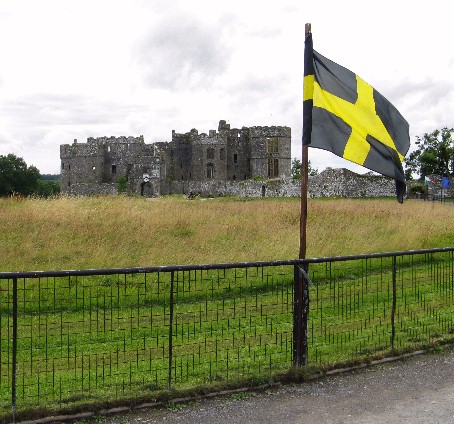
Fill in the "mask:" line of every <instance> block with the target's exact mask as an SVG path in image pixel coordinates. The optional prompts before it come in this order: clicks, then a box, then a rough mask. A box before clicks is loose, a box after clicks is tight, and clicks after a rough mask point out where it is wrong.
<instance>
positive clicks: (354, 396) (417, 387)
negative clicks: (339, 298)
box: [79, 348, 454, 424]
mask: <svg viewBox="0 0 454 424" xmlns="http://www.w3.org/2000/svg"><path fill="white" fill-rule="evenodd" d="M79 422H89V423H95V422H96V423H99V422H102V423H105V424H133V423H135V424H138V423H141V424H145V423H147V424H148V423H184V424H200V423H204V424H221V423H222V424H226V423H232V424H246V423H254V424H257V423H267V424H274V423H275V424H284V423H292V424H293V423H295V424H296V423H314V424H319V423H330V424H341V423H349V424H350V423H361V424H369V423H374V424H380V423H393V424H399V423H412V424H415V423H424V424H434V423H437V424H441V423H443V424H445V423H454V349H453V348H445V350H444V351H443V352H437V353H425V354H421V355H416V356H412V357H408V358H406V359H403V360H399V361H393V362H387V363H381V364H379V365H374V366H369V367H366V368H361V369H356V370H353V371H348V372H344V373H339V374H335V375H329V376H325V377H323V378H318V379H315V380H311V381H309V382H305V383H301V384H292V385H287V386H279V387H275V388H271V389H265V390H263V391H256V392H238V393H232V394H228V395H224V396H219V397H215V398H211V399H202V400H198V401H193V402H188V403H181V404H180V403H177V402H176V403H174V404H171V405H168V406H167V407H162V408H160V409H139V410H135V411H130V412H127V413H123V414H115V415H111V416H106V417H98V418H96V419H95V420H89V421H79Z"/></svg>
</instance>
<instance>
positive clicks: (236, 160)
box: [233, 153, 238, 163]
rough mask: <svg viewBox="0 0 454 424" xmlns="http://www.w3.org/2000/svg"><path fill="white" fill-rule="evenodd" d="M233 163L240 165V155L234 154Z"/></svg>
mask: <svg viewBox="0 0 454 424" xmlns="http://www.w3.org/2000/svg"><path fill="white" fill-rule="evenodd" d="M233 163H238V155H237V154H236V153H234V154H233Z"/></svg>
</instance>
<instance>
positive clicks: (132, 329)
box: [0, 248, 454, 422]
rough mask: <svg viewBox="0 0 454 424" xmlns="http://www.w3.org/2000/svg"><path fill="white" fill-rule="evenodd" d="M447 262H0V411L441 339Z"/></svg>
mask: <svg viewBox="0 0 454 424" xmlns="http://www.w3.org/2000/svg"><path fill="white" fill-rule="evenodd" d="M453 274H454V248H444V249H428V250H420V251H407V252H394V253H383V254H374V255H358V256H346V257H334V258H312V259H306V260H291V261H274V262H253V263H252V262H251V263H235V264H214V265H198V266H175V267H150V268H128V269H106V270H80V271H49V272H44V271H40V272H18V273H11V272H10V273H0V417H1V418H2V419H3V421H4V422H7V420H11V416H12V417H13V420H14V418H15V415H16V414H20V413H23V412H24V411H27V410H28V411H34V410H36V411H38V410H39V411H41V412H40V413H42V414H46V413H50V412H55V411H61V410H70V409H71V408H76V407H80V406H81V405H83V406H84V407H89V406H90V405H99V404H103V405H106V404H109V402H111V403H116V402H117V403H118V402H121V401H122V402H131V401H132V402H136V403H137V402H140V401H142V400H143V401H147V400H149V399H151V398H153V396H156V395H157V394H158V393H161V392H163V391H168V390H169V389H172V390H185V389H188V388H198V387H204V388H207V387H208V388H212V389H214V390H215V389H216V387H221V386H222V385H224V386H225V385H235V384H236V385H239V384H243V383H244V382H252V383H253V384H254V383H255V384H258V383H262V382H269V381H271V380H273V379H276V378H279V377H280V376H282V375H284V374H285V373H287V372H288V371H289V370H290V369H291V368H292V367H293V366H316V367H323V368H326V367H334V366H340V365H343V364H346V363H349V362H351V361H364V360H368V359H369V358H372V357H380V356H383V355H389V354H393V353H395V352H398V351H404V350H411V349H418V348H421V347H422V346H426V345H428V344H430V343H433V342H439V341H449V340H452V339H454V318H453V317H454V277H453ZM24 413H25V412H24Z"/></svg>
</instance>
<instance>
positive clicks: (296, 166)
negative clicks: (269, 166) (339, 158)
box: [291, 158, 318, 180]
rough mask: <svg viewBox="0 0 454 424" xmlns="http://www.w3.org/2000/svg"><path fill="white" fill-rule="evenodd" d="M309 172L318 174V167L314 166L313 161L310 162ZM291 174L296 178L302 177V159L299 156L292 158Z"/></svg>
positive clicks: (312, 174)
mask: <svg viewBox="0 0 454 424" xmlns="http://www.w3.org/2000/svg"><path fill="white" fill-rule="evenodd" d="M308 165H309V166H308V173H309V175H311V176H314V175H318V169H317V168H312V165H311V161H309V163H308ZM291 176H292V178H293V179H294V180H300V179H301V161H300V160H299V159H297V158H293V159H292V169H291Z"/></svg>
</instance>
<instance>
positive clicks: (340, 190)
mask: <svg viewBox="0 0 454 424" xmlns="http://www.w3.org/2000/svg"><path fill="white" fill-rule="evenodd" d="M190 193H193V194H200V195H202V196H215V197H216V196H240V197H299V196H300V195H301V181H300V180H293V179H286V180H266V181H253V180H245V181H204V182H197V181H172V182H167V183H162V184H161V194H187V195H188V194H190ZM395 195H396V186H395V182H394V180H393V179H391V178H387V177H382V176H376V175H359V174H356V173H354V172H352V171H349V170H348V169H332V168H328V169H326V170H324V171H323V172H321V173H320V174H319V175H316V176H311V177H309V184H308V197H311V198H316V197H351V198H355V197H394V196H395Z"/></svg>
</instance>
